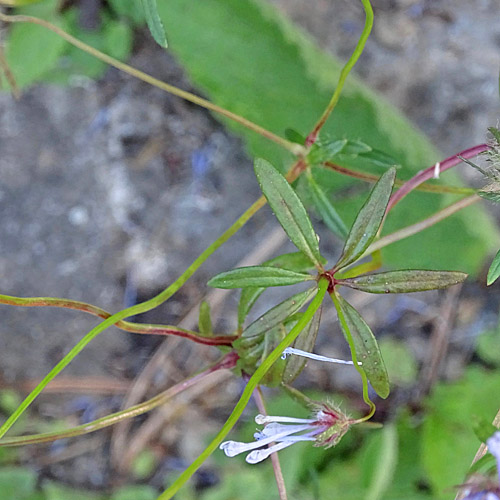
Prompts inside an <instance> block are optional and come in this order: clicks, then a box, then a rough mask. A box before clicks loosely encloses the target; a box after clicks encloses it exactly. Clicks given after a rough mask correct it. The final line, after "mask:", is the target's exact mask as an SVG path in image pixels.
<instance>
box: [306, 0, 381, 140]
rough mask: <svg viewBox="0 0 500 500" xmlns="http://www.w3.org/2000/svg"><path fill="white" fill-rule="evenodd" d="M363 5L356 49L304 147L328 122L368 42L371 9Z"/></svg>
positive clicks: (366, 0)
mask: <svg viewBox="0 0 500 500" xmlns="http://www.w3.org/2000/svg"><path fill="white" fill-rule="evenodd" d="M361 2H362V3H363V8H364V9H365V15H366V18H365V25H364V27H363V32H362V33H361V36H360V37H359V40H358V43H357V44H356V47H355V49H354V52H353V53H352V55H351V57H350V58H349V60H348V61H347V63H346V64H345V66H344V67H343V68H342V71H341V72H340V76H339V81H338V83H337V87H336V88H335V92H334V93H333V96H332V98H331V99H330V102H329V103H328V106H327V107H326V109H325V111H324V112H323V114H322V115H321V117H320V119H319V120H318V122H317V123H316V125H315V126H314V128H313V130H312V132H311V133H310V134H309V135H308V137H307V139H306V146H307V147H309V146H311V145H312V144H314V143H315V142H316V139H317V138H318V134H319V131H320V130H321V129H322V127H323V125H324V124H325V123H326V120H328V117H329V116H330V114H331V113H332V111H333V110H334V109H335V106H336V105H337V103H338V101H339V98H340V94H341V92H342V89H343V88H344V83H345V81H346V79H347V76H348V75H349V73H350V72H351V70H352V68H353V67H354V65H355V64H356V62H357V61H358V59H359V57H360V56H361V54H362V53H363V50H364V48H365V44H366V41H367V40H368V37H369V36H370V32H371V30H372V26H373V9H372V6H371V4H370V0H361Z"/></svg>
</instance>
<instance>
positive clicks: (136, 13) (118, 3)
mask: <svg viewBox="0 0 500 500" xmlns="http://www.w3.org/2000/svg"><path fill="white" fill-rule="evenodd" d="M108 4H109V5H111V7H112V9H113V10H114V11H115V12H116V14H117V15H118V16H123V17H125V18H127V19H130V20H131V21H132V22H133V23H134V24H136V25H142V24H144V23H145V22H146V16H145V14H144V9H143V8H142V6H141V5H140V3H139V2H137V0H108Z"/></svg>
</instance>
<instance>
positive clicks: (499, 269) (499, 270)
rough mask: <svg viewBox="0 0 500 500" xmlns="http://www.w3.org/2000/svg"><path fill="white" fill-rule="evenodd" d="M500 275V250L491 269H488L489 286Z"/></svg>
mask: <svg viewBox="0 0 500 500" xmlns="http://www.w3.org/2000/svg"><path fill="white" fill-rule="evenodd" d="M499 276H500V250H499V251H498V252H497V254H496V255H495V258H494V259H493V262H492V263H491V266H490V269H489V270H488V278H487V280H486V284H487V285H488V286H490V285H492V284H493V283H494V282H495V281H496V280H497V279H498V277H499Z"/></svg>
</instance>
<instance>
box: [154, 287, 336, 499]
mask: <svg viewBox="0 0 500 500" xmlns="http://www.w3.org/2000/svg"><path fill="white" fill-rule="evenodd" d="M327 288H328V281H327V280H326V279H325V278H321V279H320V281H319V282H318V293H317V294H316V296H315V297H314V299H313V300H312V301H311V303H310V304H309V307H308V308H307V310H306V312H305V313H304V314H303V316H302V317H301V318H300V319H299V321H298V322H297V324H296V325H295V326H294V327H293V328H292V329H291V330H290V332H289V333H288V334H287V335H286V337H285V338H284V339H283V340H282V341H281V342H280V343H279V344H278V346H277V347H276V348H275V349H274V350H273V351H272V352H271V353H270V354H269V356H268V357H267V358H266V359H265V360H264V361H263V362H262V364H261V365H260V366H259V367H258V368H257V370H256V371H255V373H254V374H253V375H252V376H251V377H250V380H249V381H248V383H247V385H246V387H245V389H244V390H243V393H242V394H241V397H240V399H239V401H238V403H236V406H235V407H234V410H233V411H232V413H231V415H229V417H228V419H227V420H226V423H225V424H224V425H223V426H222V429H221V430H220V431H219V433H218V434H217V436H215V438H214V439H213V441H212V442H211V443H210V444H209V445H208V446H207V448H206V449H205V450H204V451H203V452H202V453H200V455H199V456H198V457H197V458H196V459H195V460H194V462H193V463H192V464H191V465H190V466H189V467H188V468H187V469H186V470H185V471H184V472H183V473H182V474H181V475H180V476H179V477H178V478H177V479H176V480H175V482H174V483H173V484H172V485H171V486H170V487H169V488H167V490H165V491H164V492H163V493H162V494H161V495H160V496H159V497H158V499H157V500H168V499H170V498H172V497H173V496H174V495H175V494H176V493H177V492H178V491H179V489H180V488H182V486H183V485H184V484H185V483H186V482H187V481H188V480H189V478H190V477H191V476H192V475H193V474H194V473H195V472H196V470H197V469H198V468H199V467H200V466H201V465H202V464H203V462H204V461H205V460H206V459H207V458H208V457H209V456H210V455H211V454H212V453H213V452H214V451H215V450H216V449H217V447H218V446H219V445H220V443H222V441H223V440H224V438H225V437H226V436H227V434H228V433H229V432H230V431H231V429H232V428H233V427H234V425H235V424H236V422H237V421H238V419H239V418H240V416H241V414H242V413H243V410H244V409H245V407H246V405H247V404H248V402H249V401H250V398H251V397H252V393H253V391H254V390H255V389H256V388H257V386H258V385H259V383H260V381H261V380H262V378H263V377H264V375H265V374H266V373H267V371H268V370H269V369H270V368H271V366H272V365H273V364H274V363H275V362H276V361H277V360H278V359H279V358H280V356H281V353H282V352H283V351H284V350H285V349H286V348H287V347H288V346H289V345H290V344H291V343H292V342H293V341H294V340H295V339H296V338H297V337H298V335H299V334H300V332H301V331H302V330H303V329H304V328H305V326H306V325H307V323H308V322H309V321H310V320H311V318H312V317H313V316H314V313H315V312H316V311H317V309H318V308H319V306H320V305H321V302H322V301H323V298H324V296H325V294H326V291H327Z"/></svg>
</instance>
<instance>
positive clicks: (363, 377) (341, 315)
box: [330, 290, 376, 423]
mask: <svg viewBox="0 0 500 500" xmlns="http://www.w3.org/2000/svg"><path fill="white" fill-rule="evenodd" d="M330 297H331V298H332V300H333V303H334V305H335V309H337V316H338V318H339V321H340V324H341V325H342V329H343V330H344V333H345V336H346V338H347V343H348V344H349V348H350V349H351V358H352V362H353V364H354V368H356V370H357V371H358V373H359V375H360V376H361V381H362V383H363V401H364V402H365V403H366V404H367V405H368V406H369V407H370V411H369V412H368V414H367V415H366V416H364V417H362V418H360V419H358V420H356V421H355V422H354V423H360V422H365V421H366V420H369V419H370V418H372V416H373V414H374V413H375V410H376V406H375V403H373V401H372V400H371V399H370V396H369V395H368V378H367V377H366V373H365V370H364V369H363V367H362V366H360V365H359V364H358V357H357V355H356V347H355V346H354V340H353V338H352V335H351V331H350V330H349V325H348V324H347V321H346V319H345V317H344V313H343V312H342V308H341V307H340V302H339V299H338V296H337V291H336V290H334V291H333V292H332V293H330Z"/></svg>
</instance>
